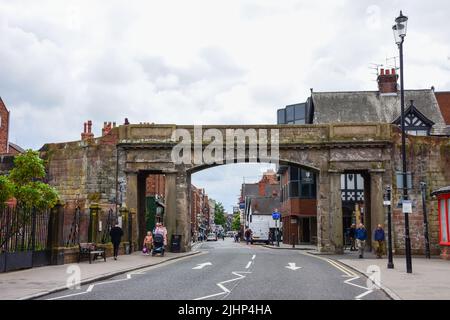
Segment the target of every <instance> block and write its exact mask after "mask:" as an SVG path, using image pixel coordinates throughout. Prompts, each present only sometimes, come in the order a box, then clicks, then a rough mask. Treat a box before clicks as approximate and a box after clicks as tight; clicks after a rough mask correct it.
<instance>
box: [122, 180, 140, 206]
mask: <svg viewBox="0 0 450 320" xmlns="http://www.w3.org/2000/svg"><path fill="white" fill-rule="evenodd" d="M125 203H126V207H127V208H128V209H129V210H134V211H136V210H137V206H138V177H137V172H127V186H126V201H125Z"/></svg>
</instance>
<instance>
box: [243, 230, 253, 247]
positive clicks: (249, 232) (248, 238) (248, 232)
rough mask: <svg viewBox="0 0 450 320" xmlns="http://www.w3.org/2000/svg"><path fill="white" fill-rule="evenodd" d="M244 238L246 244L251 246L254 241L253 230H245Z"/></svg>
mask: <svg viewBox="0 0 450 320" xmlns="http://www.w3.org/2000/svg"><path fill="white" fill-rule="evenodd" d="M244 236H245V241H246V243H247V244H249V243H250V242H251V240H252V229H250V228H247V230H245V233H244Z"/></svg>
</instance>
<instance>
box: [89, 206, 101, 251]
mask: <svg viewBox="0 0 450 320" xmlns="http://www.w3.org/2000/svg"><path fill="white" fill-rule="evenodd" d="M89 213H90V219H89V234H88V242H93V243H97V235H98V215H99V213H100V206H99V205H98V203H93V204H91V205H90V206H89Z"/></svg>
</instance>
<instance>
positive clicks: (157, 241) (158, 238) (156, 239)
mask: <svg viewBox="0 0 450 320" xmlns="http://www.w3.org/2000/svg"><path fill="white" fill-rule="evenodd" d="M157 253H160V254H161V256H164V236H163V235H162V234H160V233H156V234H154V235H153V250H152V256H155V255H156V254H157Z"/></svg>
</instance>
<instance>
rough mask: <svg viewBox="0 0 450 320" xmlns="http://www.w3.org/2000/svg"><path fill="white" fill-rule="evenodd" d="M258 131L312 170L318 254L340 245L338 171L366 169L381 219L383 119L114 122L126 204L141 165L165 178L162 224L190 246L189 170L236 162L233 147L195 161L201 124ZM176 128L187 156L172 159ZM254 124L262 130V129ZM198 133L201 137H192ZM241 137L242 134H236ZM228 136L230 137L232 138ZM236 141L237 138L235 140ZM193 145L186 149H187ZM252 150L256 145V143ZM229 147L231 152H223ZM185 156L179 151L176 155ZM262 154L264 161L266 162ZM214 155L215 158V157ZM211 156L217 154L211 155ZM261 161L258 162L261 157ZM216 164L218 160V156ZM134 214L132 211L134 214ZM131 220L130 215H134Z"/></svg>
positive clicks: (386, 139) (386, 147)
mask: <svg viewBox="0 0 450 320" xmlns="http://www.w3.org/2000/svg"><path fill="white" fill-rule="evenodd" d="M230 129H231V130H241V131H242V132H244V133H245V132H250V134H254V132H257V136H258V138H261V137H262V138H263V141H264V142H266V143H268V145H269V147H272V146H273V140H272V137H273V136H274V135H275V136H276V137H277V138H278V141H277V147H278V150H277V152H278V154H277V159H276V160H277V161H284V162H285V163H292V164H295V165H300V166H306V167H309V168H313V169H315V170H316V171H317V172H318V173H319V174H318V186H317V188H318V190H317V191H318V192H317V197H318V199H317V233H318V239H317V240H318V249H319V250H320V251H321V252H335V253H341V252H342V251H343V240H344V239H343V235H342V205H341V204H342V202H341V193H340V175H341V174H342V173H343V172H345V171H346V170H361V171H367V172H368V174H369V175H370V179H369V180H370V181H369V182H368V183H369V184H370V208H371V221H372V224H374V225H375V224H376V223H384V220H385V219H384V213H383V208H382V185H383V181H386V182H389V181H390V171H389V170H388V171H386V170H385V168H388V167H389V165H390V164H389V161H388V160H387V159H389V154H390V152H391V127H390V126H389V125H387V124H380V123H371V124H338V125H333V124H331V125H308V126H305V125H292V126H291V125H289V126H287V125H281V126H276V125H264V126H206V127H200V128H199V127H194V126H176V125H148V124H147V125H127V126H121V127H120V128H119V144H118V145H117V148H118V154H119V156H118V175H119V178H121V179H122V180H124V181H126V194H125V199H126V204H127V207H128V208H131V210H133V208H137V207H138V201H137V198H138V191H137V190H138V174H139V172H141V171H144V170H157V171H159V172H162V173H163V174H165V176H166V215H165V219H166V220H165V223H166V226H167V228H168V232H169V236H170V235H173V234H181V235H182V246H181V247H182V248H181V249H182V251H187V250H189V249H190V226H189V221H190V220H189V195H188V191H189V184H190V174H191V173H192V172H195V171H196V170H201V169H204V168H206V167H208V166H212V165H218V164H223V162H225V161H224V160H228V161H230V160H231V161H232V162H237V161H239V160H243V158H242V154H241V156H239V154H238V151H239V150H237V149H238V148H237V147H236V146H235V145H234V142H235V141H234V140H233V146H232V147H231V149H227V148H229V147H230V145H226V146H225V145H224V146H223V147H222V148H223V149H222V151H223V155H222V158H221V159H222V163H210V164H208V165H204V164H201V163H198V162H196V152H197V151H199V152H200V153H201V152H204V151H205V150H206V149H207V148H208V146H210V144H211V142H212V141H214V140H213V139H211V137H209V140H208V139H204V137H205V135H207V132H208V130H214V132H216V133H221V134H222V135H223V136H227V135H228V133H229V130H230ZM176 130H184V131H183V132H184V134H185V136H187V137H189V138H192V140H191V142H192V143H191V142H190V144H189V148H190V149H189V150H190V151H189V152H190V153H191V154H190V155H191V157H190V159H191V160H190V162H187V163H186V162H185V163H179V164H177V163H175V162H174V161H173V159H172V157H171V155H172V151H173V149H174V148H175V147H176V146H177V145H178V144H179V141H178V140H177V139H176V138H174V136H173V133H174V132H175V131H176ZM261 130H265V131H266V132H265V133H264V132H263V131H261ZM197 134H199V135H200V139H198V137H197V138H196V135H197ZM241 138H242V137H241ZM233 139H234V138H233ZM248 141H249V139H248V136H244V138H243V140H242V141H241V142H242V143H243V146H244V152H245V153H244V154H245V156H244V158H245V160H248V161H250V162H253V161H255V160H256V162H258V161H261V160H262V159H259V158H258V159H255V158H251V159H250V151H251V148H252V147H253V146H252V145H250V144H249V143H248ZM236 142H239V141H238V139H236ZM191 144H192V147H191ZM257 148H258V150H259V148H260V145H258V146H257ZM227 150H231V151H232V152H233V153H232V154H233V156H231V157H230V156H228V154H227V153H226V151H227ZM183 154H184V153H183ZM271 156H272V154H271V155H270V156H269V157H266V158H264V160H266V161H267V159H269V160H273V158H271ZM221 159H219V160H221ZM216 160H217V159H216ZM266 161H262V162H266ZM218 162H220V161H218ZM138 214H139V212H138ZM136 220H137V219H136Z"/></svg>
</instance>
